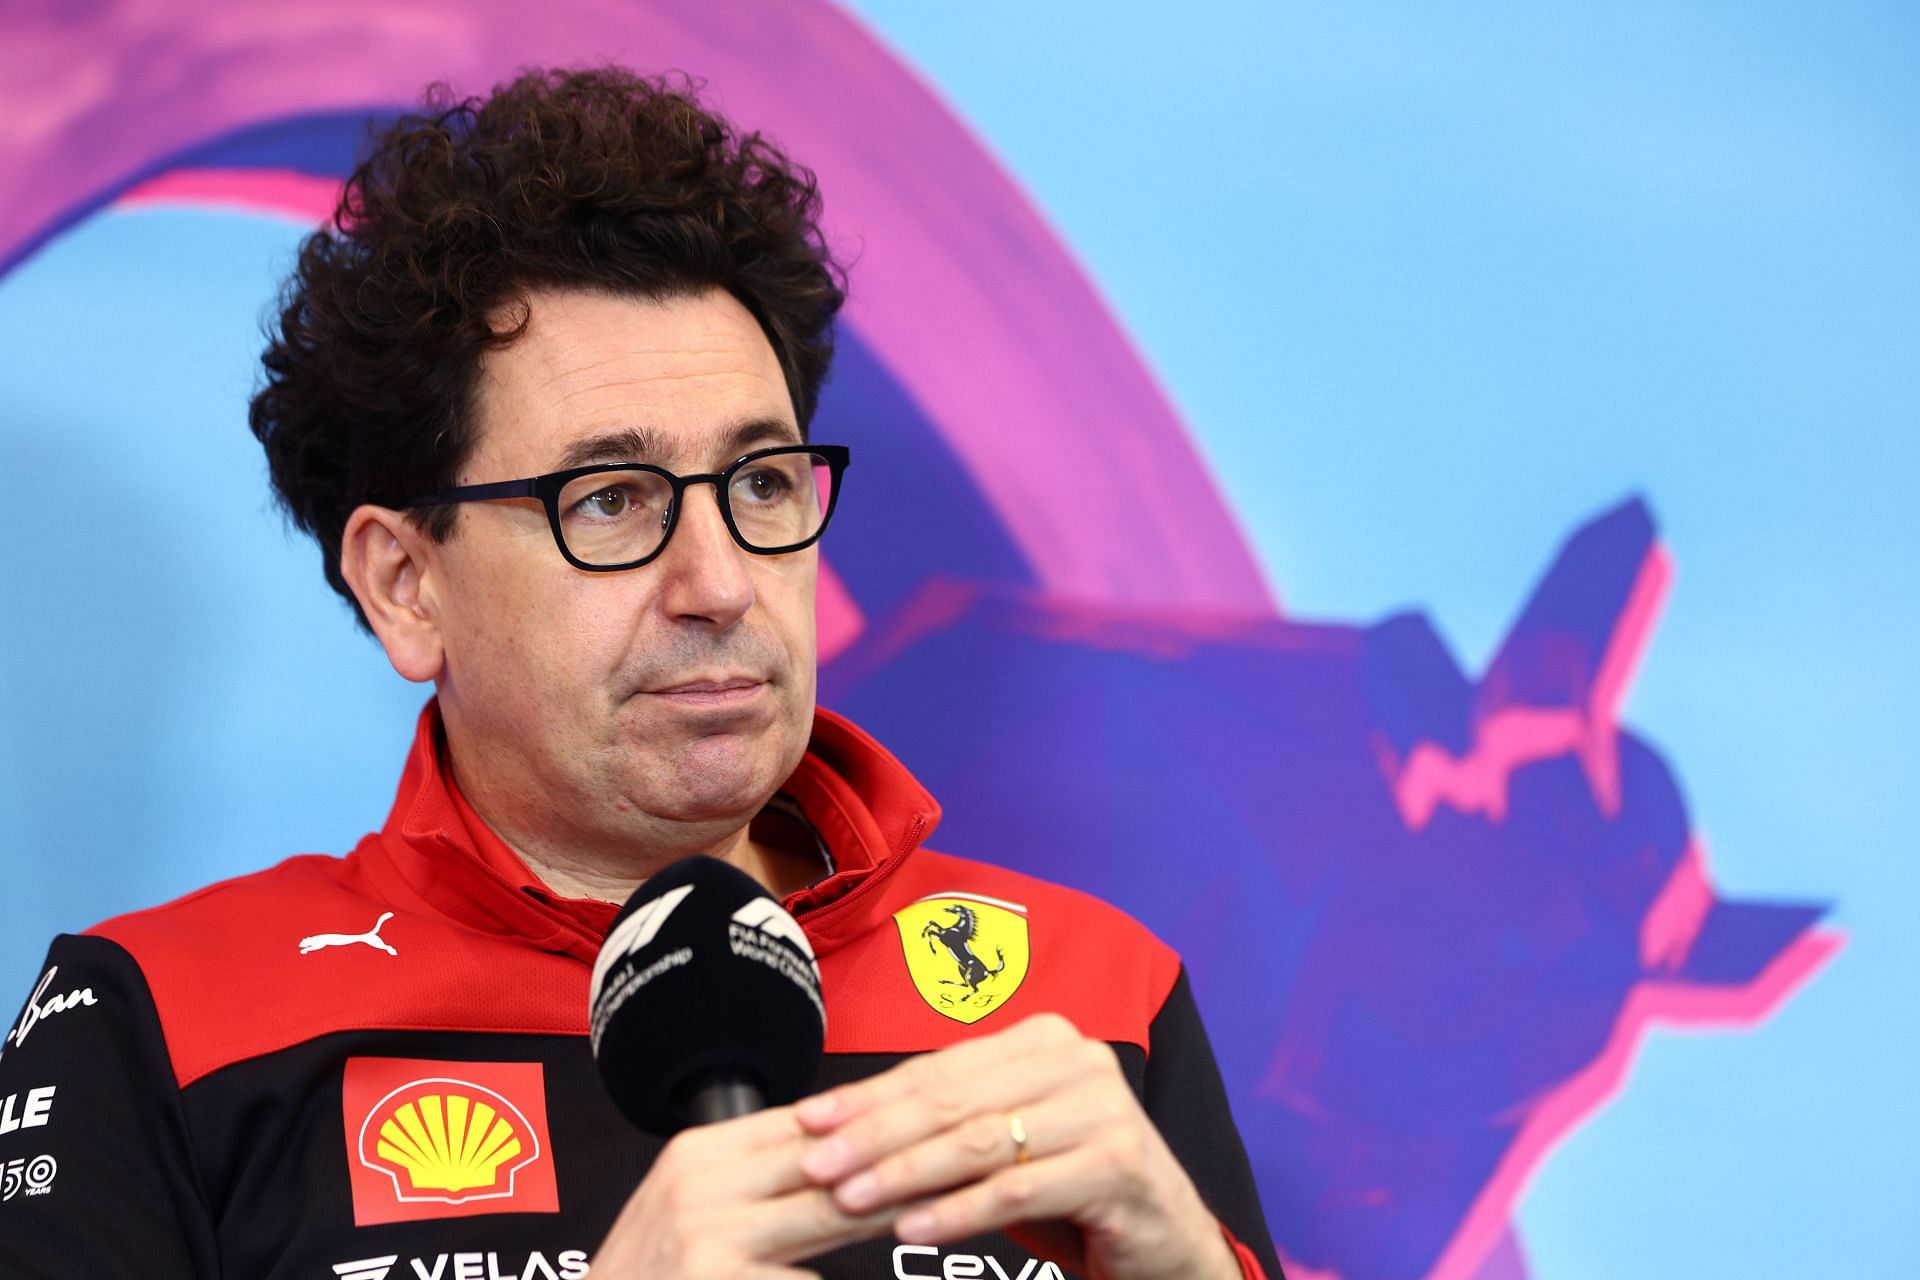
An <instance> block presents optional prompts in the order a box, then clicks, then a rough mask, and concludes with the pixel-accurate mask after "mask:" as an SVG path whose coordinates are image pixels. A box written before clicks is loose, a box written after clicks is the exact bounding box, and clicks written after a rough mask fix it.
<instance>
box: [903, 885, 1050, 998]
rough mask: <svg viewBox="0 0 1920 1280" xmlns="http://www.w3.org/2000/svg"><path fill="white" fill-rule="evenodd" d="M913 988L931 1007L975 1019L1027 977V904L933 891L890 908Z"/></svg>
mask: <svg viewBox="0 0 1920 1280" xmlns="http://www.w3.org/2000/svg"><path fill="white" fill-rule="evenodd" d="M893 922H894V924H895V925H896V926H897V927H898V928H899V930H900V946H901V949H902V950H903V951H904V952H905V953H906V959H907V973H908V975H909V976H910V977H911V978H912V979H913V986H914V990H916V991H918V992H919V993H920V998H921V999H922V1000H925V1001H926V1002H927V1006H928V1007H929V1008H931V1009H932V1010H933V1011H934V1012H936V1013H939V1014H943V1015H945V1016H946V1017H949V1018H952V1019H953V1020H954V1021H956V1022H967V1023H973V1022H978V1021H980V1019H982V1018H984V1017H986V1016H987V1015H988V1014H990V1013H992V1012H993V1011H994V1010H996V1009H998V1008H1000V1007H1001V1006H1002V1005H1004V1004H1005V1003H1006V1002H1007V1000H1008V999H1009V998H1010V997H1012V995H1013V993H1014V992H1016V991H1018V990H1019V989H1020V984H1021V983H1022V982H1024V981H1026V977H1027V964H1028V961H1029V960H1030V958H1031V956H1032V944H1031V942H1030V940H1029V938H1028V934H1027V909H1026V908H1025V907H1023V906H1021V905H1020V904H1019V903H1017V902H1002V901H1001V900H1000V899H998V898H983V897H980V896H978V895H974V894H951V893H941V894H932V895H929V896H928V897H925V898H922V899H920V900H919V901H918V902H915V903H913V904H912V905H911V906H908V907H905V908H902V909H901V910H899V911H896V912H894V913H893Z"/></svg>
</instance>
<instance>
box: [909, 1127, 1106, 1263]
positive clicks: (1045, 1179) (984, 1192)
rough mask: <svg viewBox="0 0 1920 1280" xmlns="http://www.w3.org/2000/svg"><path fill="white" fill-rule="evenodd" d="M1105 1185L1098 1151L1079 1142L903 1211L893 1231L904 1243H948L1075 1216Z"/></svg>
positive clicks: (1097, 1197) (1098, 1194) (1099, 1193)
mask: <svg viewBox="0 0 1920 1280" xmlns="http://www.w3.org/2000/svg"><path fill="white" fill-rule="evenodd" d="M1104 1186H1105V1171H1104V1170H1103V1167H1102V1161H1101V1159H1100V1156H1099V1153H1098V1152H1097V1151H1095V1150H1094V1149H1092V1148H1089V1147H1078V1148H1075V1149H1074V1150H1072V1151H1068V1152H1065V1153H1063V1154H1061V1155H1057V1156H1053V1157H1050V1158H1048V1159H1046V1160H1035V1161H1034V1162H1033V1163H1031V1164H1016V1165H1012V1166H1010V1167H1008V1168H1005V1169H1002V1170H1001V1171H1000V1172H998V1173H996V1174H994V1175H993V1176H992V1177H989V1178H986V1179H983V1180H982V1181H979V1182H975V1183H973V1184H971V1185H969V1186H965V1187H962V1188H960V1189H959V1190H957V1191H953V1192H949V1193H948V1194H946V1195H944V1196H937V1197H935V1198H934V1199H932V1200H930V1201H928V1202H927V1203H925V1204H923V1205H920V1206H918V1207H917V1208H912V1209H907V1210H904V1211H903V1212H901V1213H900V1215H899V1216H898V1217H897V1218H895V1220H894V1223H893V1233H894V1235H895V1236H897V1237H899V1239H900V1241H901V1242H902V1243H904V1244H950V1243H952V1242H953V1241H955V1240H963V1239H965V1238H966V1237H968V1236H971V1235H975V1234H978V1233H980V1232H983V1231H1001V1230H1004V1229H1006V1228H1007V1227H1011V1226H1016V1225H1018V1224H1020V1223H1023V1222H1044V1221H1048V1220H1050V1219H1055V1218H1071V1217H1074V1216H1075V1215H1076V1213H1077V1212H1078V1211H1080V1210H1081V1209H1082V1208H1083V1207H1084V1206H1085V1205H1087V1204H1089V1203H1091V1202H1093V1201H1095V1200H1097V1199H1099V1197H1100V1195H1101V1193H1102V1191H1103V1189H1104Z"/></svg>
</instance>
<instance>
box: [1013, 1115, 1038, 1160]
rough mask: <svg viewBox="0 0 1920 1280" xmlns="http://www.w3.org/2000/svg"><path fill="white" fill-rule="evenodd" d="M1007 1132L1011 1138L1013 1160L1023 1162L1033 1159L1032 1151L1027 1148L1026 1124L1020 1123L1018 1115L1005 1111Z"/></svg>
mask: <svg viewBox="0 0 1920 1280" xmlns="http://www.w3.org/2000/svg"><path fill="white" fill-rule="evenodd" d="M1007 1134H1008V1136H1009V1137H1011V1138H1012V1139H1013V1162H1014V1163H1015V1164H1025V1163H1026V1162H1027V1161H1029V1160H1031V1159H1033V1153H1031V1152H1030V1151H1028V1150H1027V1126H1025V1125H1024V1124H1021V1123H1020V1117H1019V1116H1017V1115H1015V1114H1013V1112H1011V1111H1009V1112H1007Z"/></svg>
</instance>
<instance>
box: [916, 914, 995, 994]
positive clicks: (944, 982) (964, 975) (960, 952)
mask: <svg viewBox="0 0 1920 1280" xmlns="http://www.w3.org/2000/svg"><path fill="white" fill-rule="evenodd" d="M947 910H949V911H951V912H953V917H954V918H953V923H952V924H946V925H943V924H941V923H940V922H939V921H938V920H929V921H927V926H926V928H924V929H922V930H921V931H920V936H921V937H923V938H926V939H929V941H928V942H927V950H929V951H931V950H933V945H934V943H935V942H938V943H939V944H940V945H941V946H943V947H945V948H946V949H947V951H948V953H949V954H950V955H952V956H953V962H954V963H955V964H957V965H959V966H960V980H959V981H958V982H955V981H954V980H953V979H951V978H942V979H941V980H940V985H941V986H945V987H965V988H966V989H967V994H966V995H964V996H961V997H960V998H961V999H962V1000H965V999H967V998H968V997H970V996H973V995H975V994H977V993H978V992H979V990H980V984H981V983H983V982H985V981H986V980H987V979H988V978H997V977H999V976H1000V972H1001V970H1003V969H1005V968H1006V967H1007V952H1006V949H1005V948H1004V947H995V948H994V950H993V958H994V961H995V964H996V967H994V968H992V969H989V968H987V962H986V961H984V960H982V959H981V958H980V957H979V956H977V955H975V954H973V935H974V933H975V932H976V931H977V930H978V929H979V927H980V917H979V916H977V915H975V914H974V911H973V908H971V907H963V906H961V905H960V904H959V903H957V902H956V903H951V904H949V905H948V907H947Z"/></svg>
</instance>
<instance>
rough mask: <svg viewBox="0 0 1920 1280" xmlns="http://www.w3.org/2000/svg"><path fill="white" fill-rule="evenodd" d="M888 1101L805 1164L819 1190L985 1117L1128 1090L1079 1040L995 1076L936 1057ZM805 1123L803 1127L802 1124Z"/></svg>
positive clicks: (894, 1087) (1004, 1067) (998, 1067)
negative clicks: (1087, 1093)
mask: <svg viewBox="0 0 1920 1280" xmlns="http://www.w3.org/2000/svg"><path fill="white" fill-rule="evenodd" d="M895 1070H896V1071H899V1072H901V1073H902V1076H903V1078H902V1079H901V1080H900V1081H896V1082H891V1083H890V1084H889V1086H888V1090H887V1095H886V1096H885V1097H884V1099H883V1100H880V1101H877V1102H874V1101H872V1100H871V1096H870V1098H869V1101H868V1103H867V1104H866V1105H865V1107H864V1109H863V1110H861V1111H860V1112H859V1114H856V1115H853V1116H851V1117H850V1118H848V1119H846V1120H845V1121H843V1122H842V1123H841V1124H839V1125H838V1126H837V1127H835V1128H834V1129H833V1130H832V1131H831V1132H830V1133H828V1134H826V1135H825V1136H823V1137H822V1138H821V1139H820V1141H819V1142H818V1144H817V1145H816V1146H814V1147H813V1149H811V1150H810V1151H808V1152H807V1153H806V1155H805V1156H803V1157H802V1159H801V1168H802V1170H803V1171H804V1172H805V1173H806V1174H807V1176H808V1177H810V1178H812V1179H814V1181H816V1182H819V1183H823V1184H825V1183H831V1182H837V1181H839V1180H841V1179H843V1178H845V1177H847V1176H848V1175H850V1174H852V1173H854V1172H855V1171H857V1170H859V1169H863V1168H866V1167H867V1166H869V1165H871V1164H873V1163H874V1162H875V1161H877V1160H879V1159H881V1158H883V1157H885V1156H887V1155H889V1154H892V1153H893V1152H896V1151H900V1150H903V1149H905V1148H906V1147H908V1146H911V1145H912V1144H914V1143H917V1142H921V1141H924V1140H925V1139H927V1138H929V1137H931V1136H933V1135H935V1134H939V1133H944V1132H946V1131H948V1130H950V1129H954V1128H957V1127H959V1126H960V1125H961V1124H963V1123H965V1122H967V1121H969V1120H970V1119H971V1118H972V1117H974V1116H977V1115H981V1114H1004V1113H1006V1112H1009V1111H1019V1110H1023V1109H1027V1108H1030V1107H1032V1106H1033V1105H1035V1104H1036V1103H1038V1102H1040V1101H1041V1100H1044V1099H1047V1098H1050V1097H1054V1096H1056V1095H1060V1094H1063V1093H1067V1092H1070V1091H1073V1090H1077V1089H1081V1088H1084V1087H1086V1086H1088V1085H1092V1084H1101V1083H1105V1084H1108V1085H1111V1086H1112V1087H1114V1088H1125V1085H1124V1083H1123V1082H1121V1080H1120V1076H1119V1067H1118V1060H1117V1059H1116V1058H1115V1057H1114V1055H1113V1050H1112V1049H1111V1048H1109V1047H1108V1046H1107V1045H1105V1044H1103V1043H1101V1042H1100V1041H1097V1040H1086V1039H1082V1038H1080V1037H1079V1036H1078V1034H1077V1033H1076V1034H1075V1035H1074V1037H1073V1038H1072V1039H1071V1040H1068V1041H1067V1042H1065V1043H1064V1044H1062V1043H1056V1042H1046V1043H1042V1044H1041V1045H1039V1046H1038V1047H1035V1048H1034V1049H1033V1050H1032V1051H1031V1052H1028V1053H1025V1054H1021V1055H1017V1056H996V1057H995V1059H994V1061H993V1070H992V1071H991V1072H981V1071H978V1070H973V1069H971V1067H970V1063H969V1061H968V1059H966V1058H963V1057H958V1056H956V1057H955V1058H953V1059H950V1060H946V1061H942V1060H941V1055H939V1054H934V1055H930V1056H928V1057H926V1058H922V1059H917V1060H915V1061H913V1062H909V1063H906V1064H904V1065H903V1066H902V1067H898V1068H895ZM802 1123H804V1121H803V1122H802Z"/></svg>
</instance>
